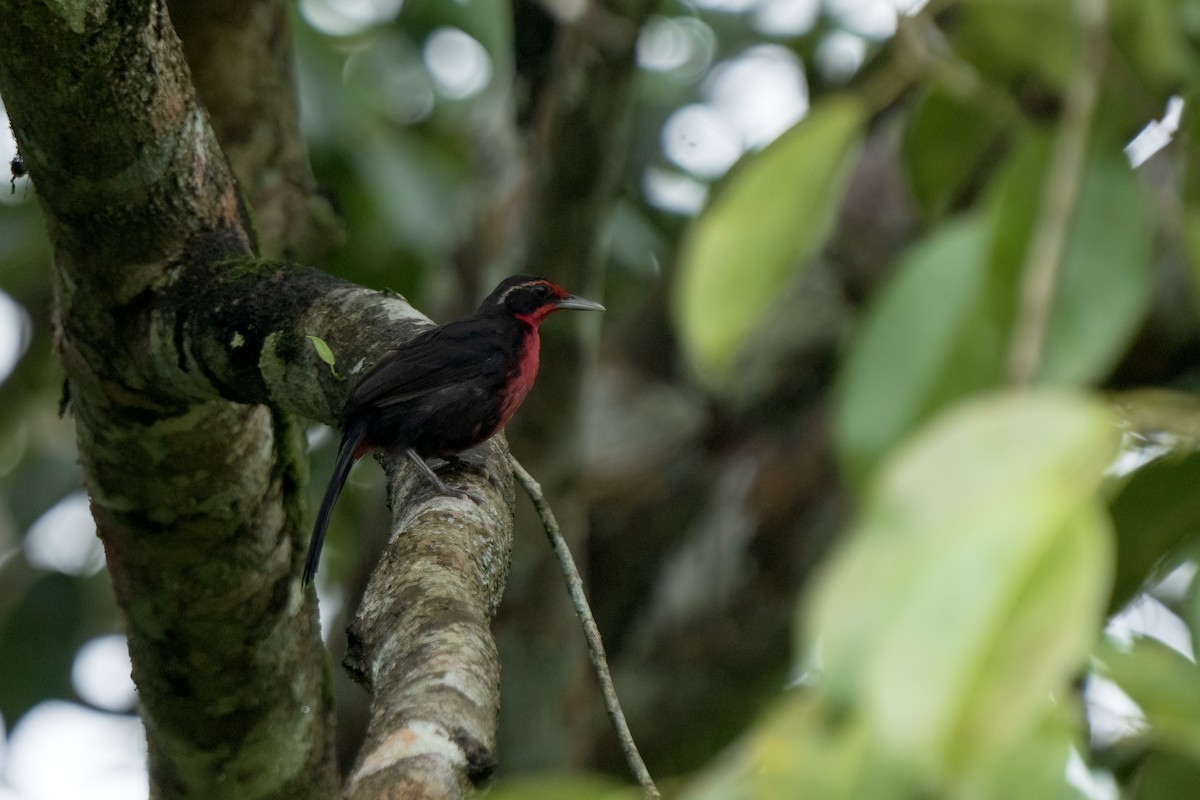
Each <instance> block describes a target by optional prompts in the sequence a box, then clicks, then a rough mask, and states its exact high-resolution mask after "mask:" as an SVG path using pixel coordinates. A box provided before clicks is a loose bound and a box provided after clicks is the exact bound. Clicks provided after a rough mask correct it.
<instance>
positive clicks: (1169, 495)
mask: <svg viewBox="0 0 1200 800" xmlns="http://www.w3.org/2000/svg"><path fill="white" fill-rule="evenodd" d="M1198 486H1200V453H1192V454H1190V455H1188V456H1186V457H1184V458H1182V459H1179V458H1168V459H1164V460H1162V461H1157V462H1155V463H1153V464H1148V465H1146V466H1144V467H1142V468H1141V469H1139V470H1138V471H1137V472H1135V473H1134V474H1133V476H1132V477H1131V478H1130V480H1129V482H1128V483H1127V484H1126V485H1125V487H1124V489H1122V491H1121V493H1120V494H1119V495H1117V497H1116V498H1115V499H1114V500H1113V501H1112V518H1113V524H1114V525H1115V526H1116V531H1117V571H1116V579H1115V580H1114V582H1113V593H1112V600H1111V601H1110V602H1109V611H1110V612H1111V611H1116V610H1118V609H1119V608H1121V607H1122V606H1124V605H1125V604H1126V603H1127V602H1129V600H1130V599H1131V598H1132V597H1133V595H1134V594H1135V593H1136V592H1137V591H1138V589H1140V588H1141V587H1142V584H1143V583H1145V581H1146V579H1147V578H1148V577H1150V576H1151V574H1152V573H1153V572H1154V571H1155V568H1156V567H1157V566H1158V564H1159V563H1160V562H1162V560H1163V558H1164V557H1165V556H1166V555H1167V554H1169V553H1171V552H1173V551H1175V550H1176V549H1177V548H1178V547H1179V546H1180V545H1182V544H1183V543H1185V542H1186V541H1188V540H1189V539H1194V538H1195V537H1196V535H1197V533H1198V532H1200V495H1198V494H1197V491H1196V487H1198Z"/></svg>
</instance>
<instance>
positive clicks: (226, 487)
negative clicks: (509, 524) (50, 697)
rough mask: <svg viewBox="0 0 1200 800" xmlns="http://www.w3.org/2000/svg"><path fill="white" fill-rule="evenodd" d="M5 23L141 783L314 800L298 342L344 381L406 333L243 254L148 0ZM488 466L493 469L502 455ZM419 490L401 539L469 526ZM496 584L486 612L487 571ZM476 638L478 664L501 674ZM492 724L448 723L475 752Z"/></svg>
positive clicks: (331, 284)
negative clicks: (141, 755) (129, 666)
mask: <svg viewBox="0 0 1200 800" xmlns="http://www.w3.org/2000/svg"><path fill="white" fill-rule="evenodd" d="M0 14H2V15H3V18H4V20H5V24H4V25H2V26H0V93H2V94H3V96H4V99H5V102H6V106H7V109H8V111H9V114H10V116H11V120H12V124H13V129H14V133H15V135H16V137H17V139H18V142H19V145H20V147H21V151H22V153H23V155H24V156H25V158H26V163H27V166H28V168H29V171H30V174H31V175H32V177H33V178H34V180H35V181H36V185H37V187H38V197H39V200H40V202H41V205H42V209H43V211H44V214H45V219H46V224H47V227H48V230H49V233H50V238H51V242H52V246H53V248H54V253H55V282H56V303H57V306H56V315H57V326H58V347H59V352H60V355H61V358H62V361H63V364H64V366H65V368H66V372H67V377H68V382H69V386H70V397H71V408H72V411H73V414H74V417H75V421H76V428H77V436H78V443H79V451H80V458H81V461H82V464H83V468H84V473H85V480H86V482H87V487H88V490H89V493H90V495H91V498H92V508H93V514H94V516H95V518H96V522H97V526H98V529H99V531H100V535H101V538H102V539H103V541H104V544H105V551H106V556H107V559H108V563H109V568H110V572H111V577H112V582H113V587H114V590H115V592H116V595H117V599H118V602H119V604H120V606H121V608H122V609H123V611H124V612H125V614H126V620H127V625H128V640H129V647H130V653H131V656H132V659H133V671H134V679H135V682H136V683H137V685H138V688H139V695H140V698H141V704H142V716H143V719H144V721H145V723H146V729H147V738H148V742H149V752H150V772H151V775H150V777H151V785H152V787H153V792H154V794H155V795H156V796H172V797H190V796H196V797H204V798H222V797H230V798H256V797H283V796H287V797H289V798H304V797H321V798H324V797H328V796H330V795H331V794H333V793H334V791H335V786H336V783H337V774H336V767H335V763H334V761H335V758H334V747H333V724H332V713H331V708H330V704H331V699H330V694H329V687H328V681H327V675H326V672H325V668H326V656H325V653H324V650H323V648H321V646H320V637H319V632H318V629H317V617H316V607H315V602H314V595H313V593H311V592H310V593H304V592H301V591H300V588H299V581H298V580H297V576H298V574H299V567H300V563H301V561H302V560H303V554H304V546H305V542H306V540H307V526H306V524H305V520H304V517H305V515H304V513H303V509H302V496H301V489H302V487H303V485H304V483H305V480H306V459H305V456H304V451H303V447H304V445H303V434H302V431H300V430H299V429H298V426H296V425H295V424H294V422H293V420H292V418H291V417H290V416H289V413H288V412H293V411H294V412H300V413H304V414H307V415H309V416H312V417H314V418H317V419H323V420H327V421H328V420H331V419H332V418H333V417H334V416H335V410H336V409H337V408H340V405H341V402H342V400H343V399H344V396H345V393H346V390H347V384H346V383H345V382H343V381H341V380H338V379H337V378H334V377H333V376H332V374H331V373H330V371H329V369H328V368H327V367H325V365H323V364H321V363H320V362H319V360H317V359H316V356H315V352H314V351H313V348H312V345H311V343H310V342H309V341H308V339H307V338H306V336H308V335H318V336H322V338H325V339H326V340H327V341H328V342H329V343H330V345H331V346H332V347H334V349H335V352H337V353H338V354H339V356H340V357H341V358H342V359H343V362H341V363H342V364H343V366H342V367H340V368H339V371H340V372H341V374H342V375H343V376H353V375H354V374H356V372H357V371H359V370H361V369H362V368H363V365H364V364H366V363H368V361H369V360H370V359H371V358H372V357H374V356H377V355H379V354H380V353H382V352H383V350H385V349H387V348H388V347H389V346H391V345H392V344H394V343H395V342H396V341H399V340H401V339H403V338H407V337H408V336H411V335H413V333H415V331H416V330H417V329H418V327H419V325H420V324H422V323H423V318H422V317H421V316H420V315H419V314H417V313H416V312H415V311H413V310H412V309H411V308H410V307H409V306H408V305H407V303H405V302H403V301H402V299H400V298H398V297H395V296H388V295H384V294H377V293H372V292H367V291H366V290H363V289H360V288H357V287H354V286H352V285H350V284H346V283H344V282H341V281H337V280H336V279H333V278H330V277H329V276H325V275H323V274H321V273H318V272H316V271H314V270H310V269H306V268H301V267H296V266H294V265H286V264H282V263H278V262H257V261H254V260H253V259H252V258H250V256H251V255H252V252H251V251H252V248H253V241H252V236H251V235H250V233H249V229H250V224H249V222H248V215H247V213H246V212H245V209H244V208H243V206H242V205H241V198H240V196H239V194H238V192H237V190H236V187H235V185H234V182H233V180H232V176H231V175H230V173H229V170H228V163H227V161H226V159H225V156H224V155H223V153H222V152H221V150H220V149H219V148H218V146H217V142H216V139H215V137H214V136H213V133H212V131H211V130H210V129H209V127H208V125H207V124H206V115H205V113H204V110H203V109H202V108H201V107H200V105H199V103H198V101H197V99H196V96H195V94H194V92H193V90H192V87H191V85H190V81H189V75H188V69H187V66H186V64H185V63H184V59H183V55H182V50H181V47H180V42H179V40H178V39H177V37H176V36H175V34H174V31H173V30H172V28H171V26H170V24H169V21H168V19H167V15H166V13H165V9H164V6H163V4H162V3H152V2H141V3H137V2H135V3H130V4H118V5H113V4H86V3H80V4H66V5H61V4H59V5H56V4H46V3H42V2H39V0H0ZM314 378H316V380H314ZM231 400H232V401H234V402H229V401H231ZM259 404H270V405H271V406H272V408H268V407H267V406H266V405H259ZM489 463H491V464H493V465H497V464H499V465H501V467H499V468H502V465H503V463H504V455H503V452H502V451H499V452H494V453H492V455H491V456H490V461H489ZM493 469H497V467H496V466H493ZM399 474H400V475H401V476H402V478H403V479H405V480H407V476H408V472H407V470H404V471H401V472H400V473H399ZM463 479H464V480H468V481H473V480H479V479H476V478H473V477H471V476H463ZM410 488H412V487H410ZM421 488H423V487H418V488H417V489H416V490H417V492H418V493H420V489H421ZM471 488H472V491H475V492H477V493H485V491H486V487H483V490H482V491H481V488H480V487H474V486H472V487H471ZM421 500H422V502H421V503H420V504H419V505H417V504H416V500H415V498H414V497H412V496H411V492H404V493H401V492H397V493H396V494H395V495H394V497H393V501H394V503H395V504H396V505H395V508H396V509H397V512H399V511H400V510H401V509H403V510H404V511H405V513H407V514H410V515H412V516H411V517H410V518H409V523H408V524H407V525H406V526H405V527H406V533H405V537H403V538H404V540H408V539H410V538H412V539H415V540H418V541H429V540H430V537H429V536H428V535H427V534H428V532H429V531H431V530H439V529H440V528H439V526H441V527H446V526H447V525H449V526H450V527H452V528H454V529H456V530H458V529H460V528H461V529H462V530H464V531H465V530H469V526H467V525H464V524H462V521H461V517H460V514H461V509H447V508H445V501H444V498H432V499H430V498H429V497H428V496H427V495H422V496H421ZM508 504H509V505H510V506H511V499H510V500H509V501H508ZM493 506H494V507H498V504H493ZM439 509H440V510H441V515H440V516H435V515H433V513H432V512H434V511H437V510H439ZM487 513H488V514H489V515H492V517H491V518H489V520H488V526H489V530H491V531H494V532H495V538H494V539H491V538H487V542H488V545H487V549H483V550H481V549H480V547H481V545H480V544H479V540H480V539H483V538H486V537H479V536H473V537H470V541H469V542H466V543H464V544H465V546H473V547H475V549H470V550H464V551H463V553H462V558H463V559H465V560H466V561H467V562H469V563H483V564H506V563H507V560H506V558H504V557H503V556H501V555H499V554H498V551H497V550H495V549H491V548H499V549H500V551H499V552H503V548H504V547H505V546H506V545H505V544H504V543H505V542H507V541H508V539H509V538H510V537H509V536H508V534H507V533H506V532H505V524H503V523H501V522H497V521H496V519H495V517H494V515H495V514H496V511H495V508H492V509H490V510H489V511H488V512H487ZM448 521H450V522H448ZM444 540H445V537H443V541H444ZM489 576H490V577H489V582H488V583H487V586H488V588H489V590H490V591H491V592H492V593H491V594H486V595H485V594H481V595H480V597H484V598H487V599H485V600H482V601H479V602H480V603H481V604H482V606H483V607H485V608H491V607H493V606H494V602H495V599H494V598H495V596H497V594H498V586H497V585H496V582H497V581H502V579H503V570H498V569H497V568H494V567H493V568H491V571H490V572H489ZM389 585H391V584H389ZM483 618H484V620H485V621H486V618H487V617H486V615H484V616H483ZM367 628H368V629H369V628H370V625H367ZM484 630H485V633H484V634H483V636H484V638H485V639H486V626H485V629H484ZM490 647H493V646H492V645H490V639H488V640H487V641H486V642H485V643H484V645H483V646H482V650H483V651H485V652H484V655H483V656H482V657H480V658H478V659H476V661H477V663H479V664H482V665H483V666H481V667H480V670H481V671H483V672H486V670H487V669H489V668H490V669H492V670H493V673H494V671H495V657H494V652H493V650H489V648H490ZM422 655H423V652H422V651H421V650H420V649H418V650H417V651H415V652H413V654H412V658H407V659H404V660H403V664H401V665H394V668H389V669H388V670H384V671H381V672H380V673H379V674H378V675H376V676H374V681H373V685H374V686H375V688H376V690H377V691H380V692H390V691H391V690H392V689H393V688H394V687H400V688H403V687H405V686H406V685H407V686H409V689H408V690H407V691H409V695H406V697H409V699H411V697H412V696H413V691H414V690H412V688H411V682H409V683H406V682H405V681H404V680H403V679H402V674H403V672H405V671H407V670H409V669H420V668H422V663H423V662H422V660H421V656H422ZM383 678H386V680H384V679H383ZM425 690H429V691H434V692H436V687H430V686H428V685H424V684H420V685H418V686H417V689H416V690H415V691H416V694H417V695H419V694H420V692H422V691H425ZM479 696H480V697H482V698H483V699H484V701H485V702H484V706H485V707H490V706H488V703H490V702H492V701H490V700H488V699H487V696H486V694H485V693H481V694H480V695H479ZM380 702H381V704H382V705H381V708H383V709H385V710H386V709H390V708H393V707H394V704H392V703H390V702H388V699H387V698H380ZM485 716H486V717H487V718H485V719H483V720H482V721H481V722H479V723H478V724H476V725H473V726H467V727H463V730H466V731H468V732H469V734H470V736H469V738H470V741H472V742H483V743H484V744H483V746H482V747H483V750H484V751H487V750H488V748H489V747H490V742H491V738H490V737H491V736H494V734H492V733H491V732H490V731H491V730H492V728H491V727H489V726H494V710H493V711H492V712H491V714H490V716H487V715H485ZM373 729H379V725H378V724H376V726H375V728H373ZM452 733H453V734H454V735H455V736H460V738H461V735H460V732H459V731H458V730H457V729H456V730H455V731H454V732H452ZM463 741H464V742H465V741H467V740H466V739H464V740H463ZM467 751H470V752H469V755H468V757H467V758H466V761H465V764H466V766H465V769H466V773H465V774H467V775H468V776H475V777H481V776H482V775H483V774H484V773H485V772H486V770H483V769H481V768H480V764H481V763H483V762H484V761H485V760H486V759H484V758H483V757H481V756H480V755H479V748H473V747H465V746H464V752H467ZM374 754H375V751H372V755H374ZM366 763H377V762H366ZM388 774H393V773H392V772H389V773H388Z"/></svg>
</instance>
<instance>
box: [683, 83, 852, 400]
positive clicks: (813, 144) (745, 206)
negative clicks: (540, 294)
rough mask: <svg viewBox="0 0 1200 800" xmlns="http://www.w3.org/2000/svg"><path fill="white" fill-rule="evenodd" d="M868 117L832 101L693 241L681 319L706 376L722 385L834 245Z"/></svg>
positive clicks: (738, 188) (744, 182) (752, 170)
mask: <svg viewBox="0 0 1200 800" xmlns="http://www.w3.org/2000/svg"><path fill="white" fill-rule="evenodd" d="M863 121H864V112H863V108H862V106H861V105H860V104H859V102H858V101H857V100H856V99H855V98H853V97H851V96H848V95H847V96H841V97H833V98H828V99H826V100H824V101H823V102H821V103H820V104H819V105H817V106H815V107H814V108H813V109H812V111H811V112H810V113H809V115H808V116H807V117H806V118H805V119H803V120H801V121H800V122H799V123H798V124H797V125H796V126H795V127H794V128H792V130H790V131H788V132H787V133H785V134H783V136H781V137H779V139H777V140H776V141H775V142H773V143H772V144H771V145H770V146H769V147H767V148H766V149H765V150H763V151H762V152H761V153H759V154H758V155H756V156H754V157H753V158H752V159H750V161H749V162H747V163H746V164H744V165H742V167H741V168H740V169H739V170H738V171H737V172H736V173H735V174H734V175H733V176H732V177H731V178H730V179H729V183H728V184H727V185H725V186H724V187H723V188H722V190H721V191H720V192H719V193H718V194H717V196H716V198H715V199H714V200H713V201H712V203H711V204H710V205H709V207H708V208H707V209H706V210H705V211H704V213H703V214H701V216H700V217H699V218H698V219H697V220H696V222H695V223H694V224H693V225H692V227H691V229H690V230H689V231H688V233H687V236H686V237H685V239H684V242H683V245H682V248H681V251H680V257H679V275H678V280H677V281H676V284H675V296H674V304H673V306H674V313H675V319H676V323H677V327H678V330H679V333H680V336H681V338H682V341H683V344H684V347H685V349H686V350H687V352H688V354H689V355H690V357H691V359H692V361H693V362H694V363H695V365H696V366H697V368H698V369H699V370H700V372H701V374H703V375H706V376H708V377H710V378H720V377H723V376H724V375H725V373H726V371H727V370H728V368H729V366H730V363H731V361H732V359H733V356H734V355H735V353H736V352H737V349H738V347H739V346H740V345H741V344H742V342H743V341H744V340H745V338H746V336H747V335H749V334H750V333H751V332H752V331H753V330H754V329H755V327H756V326H757V325H758V323H759V321H760V320H761V319H762V318H763V316H764V314H765V313H766V312H767V311H768V310H769V309H770V308H771V306H772V305H773V303H774V301H775V300H776V298H777V297H778V296H779V294H780V291H781V288H782V286H783V285H784V283H785V282H786V281H788V280H789V279H790V278H792V277H793V276H794V275H795V273H796V269H797V267H798V266H800V265H801V264H802V263H803V262H804V260H805V259H807V258H808V257H809V256H811V255H812V254H813V252H815V251H816V250H817V248H819V247H820V246H821V244H822V243H823V242H824V240H825V236H826V234H827V233H828V231H829V227H830V225H831V223H832V221H833V218H834V213H835V212H836V210H837V208H838V205H839V199H840V197H841V193H842V187H843V184H844V183H845V178H846V176H847V174H848V167H849V165H850V163H851V162H852V155H853V153H854V152H855V150H856V148H857V144H858V141H859V134H860V129H861V127H862V125H863Z"/></svg>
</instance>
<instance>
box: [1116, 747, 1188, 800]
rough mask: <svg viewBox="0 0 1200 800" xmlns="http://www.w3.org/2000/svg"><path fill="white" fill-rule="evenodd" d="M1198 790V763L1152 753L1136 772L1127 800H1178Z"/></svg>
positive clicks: (1175, 756)
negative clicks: (1135, 778)
mask: <svg viewBox="0 0 1200 800" xmlns="http://www.w3.org/2000/svg"><path fill="white" fill-rule="evenodd" d="M1197 786H1200V763H1198V762H1197V760H1196V759H1195V758H1186V757H1184V756H1182V755H1180V754H1178V753H1171V752H1153V753H1151V754H1150V755H1149V756H1147V757H1146V759H1145V761H1143V762H1142V764H1141V766H1140V767H1139V768H1138V777H1137V780H1136V781H1135V783H1134V786H1133V788H1132V793H1131V794H1130V795H1128V796H1129V798H1130V800H1181V799H1182V798H1185V797H1191V796H1193V795H1195V793H1196V787H1197Z"/></svg>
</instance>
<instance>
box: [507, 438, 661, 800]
mask: <svg viewBox="0 0 1200 800" xmlns="http://www.w3.org/2000/svg"><path fill="white" fill-rule="evenodd" d="M509 460H510V461H511V462H512V470H513V475H515V476H516V478H517V482H518V483H520V484H521V488H523V489H524V490H525V493H526V494H528V495H529V499H530V500H532V501H533V507H534V508H535V509H536V510H537V513H538V516H539V517H541V519H542V526H543V527H544V528H545V529H546V537H547V538H548V539H549V540H550V546H551V547H553V548H554V555H556V556H558V563H559V565H560V566H561V567H562V571H563V576H564V577H565V578H566V579H567V592H568V593H570V595H571V602H572V603H573V604H574V605H575V613H577V614H578V615H579V621H580V622H581V623H582V625H583V636H584V638H585V639H586V640H587V646H588V657H589V659H590V660H591V662H592V669H594V670H595V671H596V678H597V680H599V681H600V691H601V693H602V694H603V695H604V706H605V708H607V709H608V718H609V719H610V720H612V724H613V727H614V728H616V730H617V738H618V739H619V740H620V741H621V749H622V750H624V751H625V761H626V763H627V764H628V765H629V771H630V772H632V773H633V776H634V777H635V778H636V779H637V782H638V783H640V784H641V785H642V791H643V792H644V793H645V795H646V798H647V800H659V798H661V797H662V795H661V794H659V792H658V787H656V786H655V785H654V779H653V778H651V777H650V772H649V770H647V769H646V762H644V761H642V755H641V753H639V752H638V749H637V745H636V744H634V742H633V734H631V733H630V732H629V725H628V723H626V722H625V714H624V713H622V711H621V701H620V700H619V699H617V690H616V689H615V688H614V687H613V682H612V674H611V673H609V671H608V659H607V658H606V657H605V655H604V642H602V641H601V640H600V629H599V628H598V627H596V620H595V619H594V618H593V617H592V610H591V608H589V607H588V601H587V597H586V596H585V595H584V592H583V579H582V578H581V577H579V570H578V569H576V567H575V560H574V559H573V558H572V557H571V550H570V549H569V548H568V547H567V542H566V540H565V539H563V535H562V531H561V530H560V529H559V527H558V521H557V520H555V518H554V512H553V511H552V510H551V509H550V504H549V503H547V502H546V498H545V496H544V495H543V494H542V487H541V486H539V485H538V482H537V481H535V480H534V479H533V478H532V476H530V474H529V473H528V472H526V471H525V468H524V467H522V466H521V463H520V462H519V461H517V459H516V458H514V457H512V456H511V455H510V456H509Z"/></svg>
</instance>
